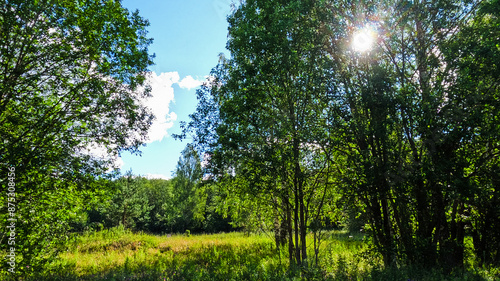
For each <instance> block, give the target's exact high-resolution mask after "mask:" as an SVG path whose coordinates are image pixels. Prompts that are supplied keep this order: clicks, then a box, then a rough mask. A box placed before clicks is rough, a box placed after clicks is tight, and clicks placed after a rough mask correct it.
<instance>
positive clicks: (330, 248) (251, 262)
mask: <svg viewBox="0 0 500 281" xmlns="http://www.w3.org/2000/svg"><path fill="white" fill-rule="evenodd" d="M309 241H312V238H311V239H310V240H309ZM323 241H324V242H323V243H322V244H321V251H320V256H319V263H318V265H315V263H314V261H313V259H312V257H313V256H314V253H313V252H311V253H309V256H310V257H311V258H310V260H309V265H310V266H309V267H308V269H307V270H305V271H300V270H289V265H288V260H287V257H286V256H285V253H284V252H285V250H282V251H280V252H278V251H277V249H276V248H275V245H274V243H273V241H272V239H271V238H270V237H269V236H266V235H263V234H260V235H258V234H253V235H245V234H243V233H221V234H211V235H190V236H188V235H173V236H155V235H148V234H144V233H131V232H130V231H127V230H124V229H123V228H114V229H110V230H104V231H100V232H89V233H85V234H84V235H81V236H79V237H78V239H77V240H76V241H74V242H73V243H72V244H71V245H69V247H68V250H67V251H66V252H65V253H63V254H61V255H60V256H59V259H58V260H57V261H56V262H54V263H52V264H50V265H47V267H46V270H45V272H43V273H40V274H39V275H38V276H34V277H33V278H31V279H29V280H41V281H43V280H65V281H69V280H116V281H117V280H145V281H147V280H404V281H408V280H412V281H416V280H419V281H426V280H428V281H433V280H440V281H441V280H450V281H451V280H456V281H459V280H500V278H499V277H500V275H499V274H500V271H499V270H498V269H495V268H493V269H490V270H489V271H486V270H483V271H477V270H476V271H475V270H473V269H469V270H468V271H461V272H455V273H454V274H453V275H445V274H443V273H441V272H437V271H430V272H429V271H424V270H420V269H418V268H398V269H394V268H392V269H384V268H383V267H382V263H381V260H380V258H377V256H376V255H373V253H372V252H370V248H369V247H368V245H367V243H365V241H364V238H363V236H362V235H354V236H349V235H348V234H347V233H345V232H339V231H332V232H329V233H327V235H326V236H325V239H324V240H323ZM311 248H312V247H311ZM374 257H375V258H374ZM496 278H497V279H496Z"/></svg>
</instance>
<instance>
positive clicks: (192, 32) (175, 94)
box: [121, 0, 231, 178]
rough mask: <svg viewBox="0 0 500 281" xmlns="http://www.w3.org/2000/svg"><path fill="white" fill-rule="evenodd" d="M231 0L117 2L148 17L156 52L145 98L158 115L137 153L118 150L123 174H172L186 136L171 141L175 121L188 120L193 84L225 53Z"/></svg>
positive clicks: (193, 104) (152, 48)
mask: <svg viewBox="0 0 500 281" xmlns="http://www.w3.org/2000/svg"><path fill="white" fill-rule="evenodd" d="M230 4H231V0H184V1H179V0H163V1H161V0H124V1H122V5H123V6H124V7H125V8H127V9H129V10H130V11H135V10H136V9H138V10H139V14H140V15H141V16H142V17H143V18H146V19H148V20H149V22H150V26H149V28H148V30H149V36H150V37H152V38H154V42H153V44H152V45H151V46H150V49H149V50H150V53H154V54H155V55H156V58H155V60H154V61H155V65H153V66H152V67H151V68H150V69H151V70H152V71H153V74H152V80H151V85H152V95H153V97H152V98H151V99H149V100H148V101H146V102H145V104H147V105H148V106H150V107H151V108H152V110H153V112H154V113H155V115H156V117H157V121H156V122H155V123H154V124H153V126H152V128H151V130H150V132H149V136H150V143H148V144H147V145H146V146H145V147H142V148H141V151H142V156H136V155H131V154H130V153H123V154H122V158H121V161H122V162H123V163H122V167H121V171H122V173H125V171H128V170H130V169H132V172H133V173H134V174H136V175H143V176H148V177H150V178H171V177H172V172H173V171H174V170H175V167H176V165H177V160H178V159H179V156H180V153H181V151H182V150H183V149H184V147H185V146H186V144H187V143H188V142H189V140H184V141H183V142H181V141H178V140H174V139H173V138H172V134H175V133H179V132H180V129H179V123H180V122H181V121H189V114H191V113H193V112H194V110H195V108H196V88H197V87H198V86H199V85H200V83H201V82H203V81H204V80H205V78H206V77H207V76H208V75H209V74H210V70H211V69H212V68H213V67H215V66H216V64H217V61H218V55H219V54H220V53H226V54H227V51H226V49H225V46H226V41H227V26H228V24H227V21H226V15H227V14H228V13H229V12H230Z"/></svg>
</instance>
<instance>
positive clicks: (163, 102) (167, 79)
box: [144, 72, 203, 143]
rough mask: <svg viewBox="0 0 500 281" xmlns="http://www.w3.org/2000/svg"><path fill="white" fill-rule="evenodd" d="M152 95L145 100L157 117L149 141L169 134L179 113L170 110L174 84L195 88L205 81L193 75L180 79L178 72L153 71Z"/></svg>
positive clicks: (151, 77)
mask: <svg viewBox="0 0 500 281" xmlns="http://www.w3.org/2000/svg"><path fill="white" fill-rule="evenodd" d="M149 79H150V80H149V82H150V85H151V97H150V98H148V99H146V100H145V101H144V105H146V106H147V107H149V108H151V110H152V112H153V114H154V115H155V116H156V119H155V120H154V121H153V124H152V125H151V128H150V129H149V134H148V136H149V140H148V143H152V142H155V141H161V140H162V139H163V138H164V137H167V136H168V132H167V131H168V129H170V128H172V126H173V125H174V121H176V120H177V114H175V112H170V103H171V102H172V101H174V88H173V85H174V84H178V85H179V87H180V88H182V89H193V88H196V87H198V86H200V85H202V83H203V81H198V80H196V79H194V78H193V77H192V76H191V75H188V76H186V77H184V78H183V79H182V80H181V79H180V76H179V73H178V72H163V73H161V74H160V75H156V73H154V72H153V73H151V76H150V78H149Z"/></svg>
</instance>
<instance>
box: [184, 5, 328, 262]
mask: <svg viewBox="0 0 500 281" xmlns="http://www.w3.org/2000/svg"><path fill="white" fill-rule="evenodd" d="M325 11H327V10H326V6H325V5H324V3H323V2H317V1H288V2H286V3H284V2H283V1H246V2H245V3H244V4H242V5H241V6H240V7H239V8H238V9H237V10H236V11H235V12H234V13H233V14H232V15H231V16H230V17H229V19H228V20H229V24H230V27H229V38H230V39H229V41H228V45H227V46H228V49H229V50H230V51H231V58H230V59H225V58H224V57H221V59H220V62H219V65H218V66H217V67H216V68H215V69H214V71H213V76H214V80H213V81H212V83H211V84H208V85H206V86H205V87H204V88H203V89H202V90H201V91H199V97H200V104H199V107H198V112H197V113H196V114H194V115H193V116H192V118H193V121H192V123H190V124H188V125H187V126H188V127H186V128H192V129H194V130H196V131H197V132H198V135H197V138H196V140H197V141H198V143H199V144H201V147H205V148H207V149H206V150H204V152H206V153H207V154H208V155H209V157H210V159H209V171H210V174H211V175H212V176H213V177H214V178H215V179H216V182H218V183H219V184H221V185H222V186H225V187H226V189H227V190H228V193H232V194H229V196H228V197H226V199H228V200H229V199H231V200H234V201H233V202H234V204H232V205H231V206H233V209H234V208H245V207H254V208H258V209H259V210H260V209H261V212H256V211H257V210H256V209H249V208H246V209H247V210H249V212H251V213H253V214H265V215H264V216H263V218H265V221H264V222H263V223H264V224H265V225H267V226H269V225H274V224H275V222H276V221H277V224H278V225H280V226H279V227H277V229H276V231H279V230H278V229H284V230H285V231H284V232H285V233H286V240H287V243H288V246H289V247H288V253H289V258H290V265H291V266H293V265H298V266H302V265H307V241H306V234H307V230H308V229H309V228H310V225H311V223H312V222H313V221H314V220H317V219H319V217H321V216H322V215H324V212H323V211H324V208H323V207H324V206H325V204H326V202H327V201H326V200H325V198H326V196H325V194H326V193H328V192H331V191H332V190H334V189H332V188H331V187H332V186H333V184H332V182H331V177H330V175H331V173H332V170H333V168H332V166H331V165H330V163H332V161H330V160H331V158H332V157H333V156H332V151H331V142H329V140H328V138H327V137H325V136H328V135H329V134H330V133H331V132H330V131H329V128H328V127H327V126H326V125H325V124H326V122H327V119H328V116H327V115H328V114H329V112H328V103H327V101H326V100H327V98H326V96H327V95H328V94H329V93H331V88H330V87H332V85H331V83H330V79H329V77H330V69H331V59H330V58H329V55H328V53H327V52H326V51H327V49H326V48H327V47H328V48H329V46H327V45H326V44H325V43H326V41H327V39H328V35H329V32H328V27H327V25H325V22H328V21H329V17H328V13H326V12H325ZM207 115H208V116H210V117H211V118H213V119H209V118H207V117H205V116H207ZM327 187H328V188H327ZM229 190H231V191H229ZM234 195H237V196H240V199H239V200H238V199H236V198H235V197H234ZM244 202H247V204H248V205H244V206H245V207H243V206H237V205H241V204H244ZM228 205H229V204H228ZM256 206H257V207H256ZM269 209H270V210H271V211H268V210H269ZM270 214H271V215H270ZM233 218H236V216H233ZM259 221H260V220H259ZM277 244H280V243H277Z"/></svg>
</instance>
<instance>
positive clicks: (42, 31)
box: [0, 0, 153, 275]
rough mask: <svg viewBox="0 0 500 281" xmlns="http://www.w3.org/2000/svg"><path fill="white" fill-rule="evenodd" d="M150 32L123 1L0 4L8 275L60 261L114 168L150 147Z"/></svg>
mask: <svg viewBox="0 0 500 281" xmlns="http://www.w3.org/2000/svg"><path fill="white" fill-rule="evenodd" d="M147 26H148V22H147V21H146V20H144V19H143V18H141V17H140V16H139V15H138V13H130V12H128V11H127V10H126V9H124V8H123V7H122V6H121V4H120V2H119V1H101V0H81V1H80V0H78V1H58V0H53V1H24V0H12V1H11V0H8V1H6V0H2V1H0V38H1V39H0V137H1V140H0V183H1V186H2V189H1V190H2V192H1V194H0V201H1V202H2V203H1V209H0V221H1V223H2V225H1V230H0V242H1V243H0V250H1V252H2V256H3V253H6V252H7V251H8V250H9V251H10V248H11V247H13V248H15V254H16V256H15V260H16V262H15V268H13V267H11V266H9V265H8V264H7V263H6V262H2V263H1V265H0V268H1V270H2V271H4V270H7V267H9V269H13V271H15V274H18V275H26V274H29V272H37V271H39V270H40V268H41V267H43V266H44V265H45V264H46V263H47V261H48V260H51V259H52V258H53V257H55V256H57V253H58V251H59V250H60V249H61V248H60V246H61V245H63V244H64V243H65V241H66V240H67V239H68V235H69V233H68V231H69V230H70V225H69V224H71V223H73V222H74V221H78V220H80V217H79V214H81V213H82V211H83V210H84V209H85V208H87V207H89V206H91V205H92V204H94V203H95V202H97V201H98V200H99V198H100V195H101V194H103V193H105V192H106V189H107V188H108V186H107V184H106V180H105V177H107V175H106V174H105V173H106V172H107V171H108V170H109V169H110V165H111V164H112V162H113V159H114V158H115V157H116V156H117V155H119V153H120V152H121V151H124V150H128V151H132V152H134V151H137V148H138V147H139V146H140V145H141V144H142V143H143V142H144V140H145V138H146V134H147V130H148V128H149V126H150V124H151V120H152V118H153V116H152V115H151V113H150V112H149V110H148V109H147V108H145V107H144V106H143V105H142V104H141V102H140V100H141V99H142V98H144V97H146V96H148V95H149V90H148V86H147V85H145V80H146V75H147V68H148V67H149V66H150V65H151V64H152V61H151V56H150V55H149V54H148V46H149V44H150V43H151V39H149V38H147V37H146V27H147ZM92 148H93V149H92ZM92 150H94V151H95V150H98V151H103V152H104V153H105V154H106V155H108V156H109V157H102V156H101V155H96V153H93V151H92ZM8 182H9V187H13V186H14V187H13V188H11V189H9V191H10V192H9V195H8V194H7V184H8ZM4 187H5V188H4ZM7 197H9V198H10V199H9V200H12V201H9V204H10V205H8V204H7ZM7 218H14V219H16V220H17V221H15V222H14V223H15V229H12V228H11V229H7V228H6V226H7V223H8V224H9V226H11V223H13V222H12V221H9V222H8V221H7ZM11 233H12V234H14V235H13V236H15V245H13V244H8V243H7V238H9V237H11V236H12V234H11Z"/></svg>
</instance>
